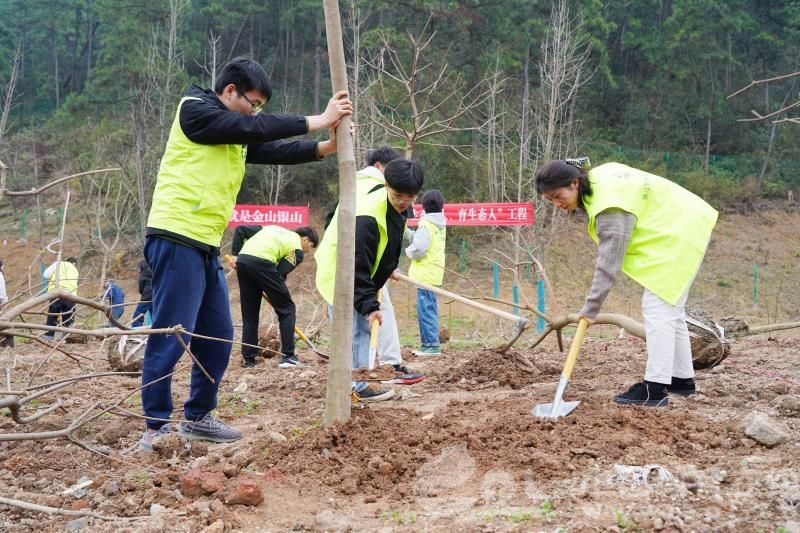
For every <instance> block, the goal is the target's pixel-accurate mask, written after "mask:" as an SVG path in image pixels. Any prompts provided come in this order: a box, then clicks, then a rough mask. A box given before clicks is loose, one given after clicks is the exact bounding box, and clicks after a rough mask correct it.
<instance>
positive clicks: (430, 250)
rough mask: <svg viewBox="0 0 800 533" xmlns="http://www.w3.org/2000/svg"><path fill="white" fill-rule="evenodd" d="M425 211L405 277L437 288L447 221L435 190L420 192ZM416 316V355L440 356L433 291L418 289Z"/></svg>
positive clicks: (408, 251)
mask: <svg viewBox="0 0 800 533" xmlns="http://www.w3.org/2000/svg"><path fill="white" fill-rule="evenodd" d="M422 208H423V209H424V210H425V213H424V214H423V215H422V218H420V221H419V225H418V226H417V231H415V232H414V238H413V240H412V242H411V245H410V246H409V247H408V248H406V255H407V256H408V258H409V259H411V266H410V267H409V269H408V276H409V277H410V278H412V279H415V280H417V281H421V282H422V283H427V284H428V285H433V286H434V287H439V286H441V284H442V280H443V279H444V247H445V243H446V239H447V229H446V225H447V221H446V220H445V218H444V213H442V209H443V208H444V197H443V196H442V193H440V192H439V191H437V190H433V191H428V192H426V193H425V194H423V195H422ZM417 319H418V321H419V338H420V341H421V344H422V346H421V347H420V349H419V350H414V354H415V355H423V356H436V355H441V353H442V350H441V348H440V347H439V301H438V299H437V297H436V293H435V292H431V291H429V290H426V289H417Z"/></svg>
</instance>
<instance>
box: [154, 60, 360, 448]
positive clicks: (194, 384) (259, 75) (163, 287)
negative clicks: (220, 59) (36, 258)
mask: <svg viewBox="0 0 800 533" xmlns="http://www.w3.org/2000/svg"><path fill="white" fill-rule="evenodd" d="M271 95H272V89H271V87H270V84H269V79H268V77H267V73H266V72H265V71H264V69H263V68H262V67H261V65H259V64H258V63H256V62H254V61H251V60H248V59H234V60H233V61H231V62H229V63H228V64H227V65H225V66H224V67H223V69H222V71H221V72H220V74H219V76H218V77H217V79H216V82H215V85H214V89H213V90H203V89H201V88H199V87H197V86H192V87H191V88H189V90H188V91H187V92H186V94H185V95H184V97H183V98H182V99H181V101H180V103H179V104H178V110H177V112H176V113H175V119H174V121H173V123H172V128H171V130H170V134H169V140H168V141H167V146H166V149H165V151H164V156H163V158H162V160H161V166H160V168H159V172H158V179H157V181H156V186H155V191H154V192H153V202H152V207H151V208H150V217H149V219H148V221H147V231H146V235H147V238H146V240H145V246H144V254H145V258H146V259H147V263H148V264H149V265H150V268H151V269H152V271H153V281H152V284H153V309H154V316H153V327H154V328H167V327H172V326H176V325H179V324H180V325H181V326H183V327H184V328H185V329H186V330H187V331H189V332H196V333H198V334H202V335H204V336H205V337H214V338H218V339H222V340H221V341H218V340H211V339H202V338H199V337H194V338H192V337H190V336H189V335H184V341H185V342H186V343H187V344H188V343H189V342H191V350H192V353H193V355H194V356H195V357H196V359H197V361H198V362H199V364H200V365H202V366H203V369H204V370H205V371H206V372H208V374H209V375H210V376H211V378H212V379H213V381H212V380H210V379H209V378H208V377H207V376H206V375H205V373H204V372H203V371H202V370H200V368H199V367H198V366H197V365H195V367H194V368H193V369H192V379H191V390H190V394H189V399H188V400H187V401H186V402H185V403H184V409H183V415H184V420H183V421H181V422H180V424H179V427H178V431H179V433H180V434H181V435H182V436H184V437H186V438H190V439H202V440H208V441H212V442H231V441H234V440H237V439H239V438H240V437H241V433H240V432H239V431H238V430H237V429H235V428H232V427H230V426H228V425H227V424H224V423H223V422H221V421H219V420H217V419H216V418H215V417H213V416H212V415H211V411H212V410H213V409H214V408H215V407H216V405H217V391H218V389H219V384H220V381H221V380H222V377H223V375H224V374H225V369H226V368H227V366H228V359H229V357H230V353H231V345H230V343H229V341H230V340H232V339H233V324H232V322H231V313H230V307H229V304H228V288H227V283H226V279H225V276H224V273H223V269H222V266H221V265H220V262H219V245H220V242H221V240H222V234H223V233H224V231H225V228H226V227H227V224H228V219H229V218H230V216H231V213H232V211H233V206H234V204H235V203H236V195H237V194H238V192H239V188H240V186H241V183H242V179H243V178H244V173H245V163H261V164H296V163H305V162H309V161H316V160H318V159H320V158H322V157H324V156H326V155H328V154H332V153H334V152H335V151H336V144H335V137H332V138H331V139H330V140H326V141H322V142H315V141H310V140H308V141H306V140H300V141H284V140H282V139H285V138H288V137H293V136H295V135H303V134H305V133H308V132H311V131H317V130H321V129H329V128H331V134H333V130H332V127H334V126H335V125H337V124H338V122H339V120H340V119H341V118H342V117H343V116H345V115H349V114H351V113H352V104H351V102H350V100H349V99H348V98H347V94H346V93H345V92H340V93H337V94H336V95H335V96H334V97H333V98H332V99H331V100H330V101H329V102H328V106H327V108H326V109H325V112H324V113H323V114H322V115H315V116H309V117H304V116H302V115H285V114H259V111H260V110H261V108H262V107H263V106H264V105H265V104H266V103H267V102H268V101H269V98H270V97H271ZM183 353H184V349H183V347H182V345H181V344H180V342H178V339H176V338H174V337H173V336H171V335H151V336H150V338H149V339H148V342H147V348H146V350H145V353H144V361H143V366H142V383H143V385H145V387H144V388H143V389H142V408H143V410H144V414H145V416H147V417H148V419H147V421H146V424H147V429H146V430H145V433H144V435H143V436H142V439H141V441H140V443H139V445H140V447H141V448H142V449H144V450H152V447H153V441H154V440H155V439H158V438H160V437H161V436H163V435H166V434H167V433H169V432H170V431H172V426H171V424H169V423H166V422H164V420H165V419H166V420H168V419H169V418H170V417H171V416H172V392H171V385H172V383H171V378H170V377H167V376H169V375H170V374H171V373H172V371H173V369H174V368H175V364H176V363H177V362H178V359H180V357H181V356H182V355H183Z"/></svg>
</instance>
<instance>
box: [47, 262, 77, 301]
mask: <svg viewBox="0 0 800 533" xmlns="http://www.w3.org/2000/svg"><path fill="white" fill-rule="evenodd" d="M56 275H57V276H58V288H60V289H61V290H64V291H67V292H68V293H70V294H78V277H79V276H80V274H78V269H77V268H75V265H73V264H72V263H70V262H69V261H61V262H60V263H59V264H58V273H56V272H53V275H52V276H50V280H49V281H48V282H47V292H53V291H54V290H56Z"/></svg>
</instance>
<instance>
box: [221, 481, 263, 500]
mask: <svg viewBox="0 0 800 533" xmlns="http://www.w3.org/2000/svg"><path fill="white" fill-rule="evenodd" d="M263 501H264V494H263V493H262V492H261V489H260V488H259V486H258V484H257V483H256V482H255V481H253V480H250V479H243V480H242V481H239V482H238V483H237V484H236V485H235V486H234V487H233V492H231V494H230V496H228V498H227V499H226V500H225V502H226V503H227V504H229V505H258V504H260V503H261V502H263Z"/></svg>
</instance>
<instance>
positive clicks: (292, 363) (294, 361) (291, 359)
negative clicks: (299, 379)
mask: <svg viewBox="0 0 800 533" xmlns="http://www.w3.org/2000/svg"><path fill="white" fill-rule="evenodd" d="M300 366H303V363H301V362H300V360H299V359H298V358H297V357H295V356H294V355H290V356H286V355H284V356H283V357H281V360H280V362H279V363H278V368H296V367H300Z"/></svg>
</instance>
